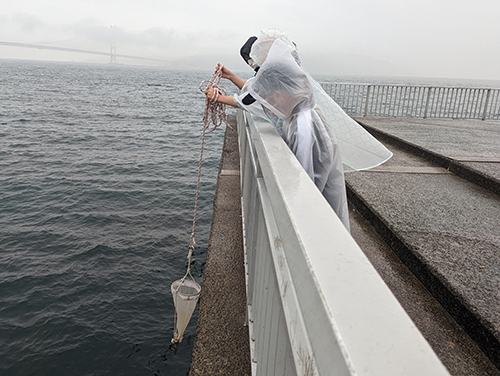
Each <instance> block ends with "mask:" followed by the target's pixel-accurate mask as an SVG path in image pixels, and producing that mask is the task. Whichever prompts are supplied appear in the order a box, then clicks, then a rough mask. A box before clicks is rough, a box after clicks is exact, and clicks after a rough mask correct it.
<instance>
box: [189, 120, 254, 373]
mask: <svg viewBox="0 0 500 376" xmlns="http://www.w3.org/2000/svg"><path fill="white" fill-rule="evenodd" d="M229 121H230V124H231V125H232V127H233V128H234V130H232V129H230V128H226V134H225V139H224V147H223V151H222V156H221V163H220V168H219V176H218V179H217V188H216V192H215V199H214V210H213V219H212V228H211V231H210V241H209V245H208V254H207V261H206V265H205V273H204V278H203V286H202V290H201V296H200V306H199V313H198V322H197V327H196V337H195V342H194V347H193V360H192V363H191V371H190V375H191V376H199V375H242V376H244V375H250V374H251V369H250V342H249V338H248V327H247V326H246V310H247V304H246V288H245V268H244V259H243V231H242V224H241V193H240V176H239V170H240V157H239V151H238V138H237V133H236V117H235V116H230V117H229Z"/></svg>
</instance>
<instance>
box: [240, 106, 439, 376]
mask: <svg viewBox="0 0 500 376" xmlns="http://www.w3.org/2000/svg"><path fill="white" fill-rule="evenodd" d="M237 120H238V134H239V148H240V163H241V174H240V176H241V185H242V217H243V230H244V249H245V268H246V275H247V280H246V283H247V301H248V324H249V334H250V344H251V357H252V374H253V375H304V376H312V375H325V376H326V375H328V376H329V375H352V376H354V375H356V376H368V375H373V376H374V375H384V376H401V375H407V376H412V375H438V376H439V375H449V374H448V372H447V370H446V369H445V368H444V366H443V365H442V364H441V362H440V361H439V359H438V358H437V356H436V355H435V353H434V352H433V350H432V349H431V347H430V346H429V344H428V343H427V342H426V341H425V339H424V338H423V336H422V335H421V333H420V332H419V331H418V330H417V329H416V327H415V325H414V324H413V322H412V321H411V319H410V318H409V317H408V315H407V314H406V312H405V311H404V310H403V309H402V308H401V306H400V304H399V302H398V301H397V300H396V298H395V297H394V296H393V294H392V293H391V292H390V290H389V289H388V287H387V286H386V285H385V283H384V282H383V281H382V279H381V278H380V276H379V275H378V274H377V272H376V271H375V269H374V268H373V266H372V265H371V264H370V262H369V261H368V259H367V258H366V256H365V255H364V254H363V252H362V251H361V249H360V248H359V246H358V245H357V244H356V242H355V241H354V240H353V239H352V237H351V236H350V234H349V233H348V231H347V230H346V229H345V227H344V225H343V224H342V223H341V221H340V220H339V219H338V217H337V216H336V214H335V212H334V211H333V210H332V209H331V208H330V206H329V205H328V203H327V202H326V200H325V199H324V198H323V196H322V195H321V193H320V192H319V191H318V189H317V188H316V187H315V185H314V183H313V182H312V180H311V179H310V178H309V176H308V175H307V174H306V173H305V171H304V170H303V169H302V167H301V166H300V164H299V163H298V161H297V159H296V158H295V157H294V155H293V154H292V153H291V151H290V149H289V148H288V147H287V145H286V144H285V143H284V142H283V140H282V139H281V137H280V136H279V135H278V133H277V132H276V129H275V128H274V126H272V125H271V124H270V123H269V122H266V121H264V120H259V119H255V120H254V119H253V118H252V117H251V115H249V114H248V113H245V112H243V111H241V110H239V111H238V114H237Z"/></svg>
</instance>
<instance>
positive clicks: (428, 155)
mask: <svg viewBox="0 0 500 376" xmlns="http://www.w3.org/2000/svg"><path fill="white" fill-rule="evenodd" d="M356 121H357V122H358V123H359V124H361V125H362V126H363V127H364V128H365V129H366V130H367V131H368V132H370V133H371V134H372V135H373V136H374V137H376V138H377V139H379V140H381V141H386V142H389V143H391V144H392V145H395V146H397V147H399V148H401V149H403V150H406V151H408V152H410V153H412V154H414V155H416V156H418V157H422V158H425V159H427V160H428V161H430V162H432V163H434V164H436V165H438V166H441V167H443V168H445V169H448V170H449V171H450V172H453V173H454V174H455V175H457V176H460V177H461V178H462V179H465V180H468V181H470V182H471V183H474V184H476V185H478V186H480V187H482V188H485V189H488V190H490V191H492V192H494V193H496V194H499V195H500V180H498V179H495V178H493V177H491V176H488V175H486V174H484V173H482V172H480V171H477V170H475V169H473V168H471V167H469V166H467V165H465V164H464V163H463V162H462V161H460V160H457V159H453V158H449V157H446V156H444V155H441V154H438V153H436V152H433V151H431V150H428V149H426V148H423V147H421V146H418V145H415V144H413V143H411V142H408V141H405V140H403V139H401V138H399V137H397V136H394V135H391V134H389V133H386V132H383V131H381V130H379V129H376V128H374V127H372V126H370V125H368V124H367V123H365V122H363V121H360V120H359V119H358V120H356Z"/></svg>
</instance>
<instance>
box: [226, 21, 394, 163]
mask: <svg viewBox="0 0 500 376" xmlns="http://www.w3.org/2000/svg"><path fill="white" fill-rule="evenodd" d="M275 40H281V41H283V43H284V44H285V45H286V47H287V48H288V50H289V51H290V54H291V55H292V56H293V58H294V59H295V61H296V62H297V64H298V65H299V66H301V63H300V58H299V54H298V50H297V47H296V45H295V44H294V43H293V42H292V41H291V40H290V39H289V38H288V36H287V35H286V34H285V33H284V32H282V31H280V30H278V29H268V30H264V31H262V32H261V35H260V36H259V37H258V38H257V40H256V41H255V42H254V43H253V45H252V48H251V51H250V57H251V58H252V60H253V61H254V62H255V63H256V64H257V65H258V66H262V65H263V64H264V62H265V61H266V59H267V56H268V53H269V50H270V49H271V46H272V45H273V43H274V41H275ZM301 68H302V70H303V71H304V73H305V74H306V76H307V77H308V78H309V81H310V83H311V85H312V88H313V92H314V100H315V102H316V105H317V106H318V107H320V108H321V110H322V111H323V114H324V115H325V116H326V118H327V119H328V124H329V127H328V132H329V133H330V135H331V137H332V138H333V139H335V140H336V142H338V145H339V147H340V151H341V155H342V163H343V167H344V171H361V170H367V169H370V168H373V167H376V166H379V165H381V164H382V163H384V162H386V161H387V160H389V159H390V158H391V157H392V153H391V152H390V151H389V150H388V149H387V148H386V147H385V146H384V145H382V144H381V143H380V142H379V141H378V140H377V139H376V138H374V137H373V136H372V135H371V134H370V133H368V132H367V131H366V130H365V129H364V128H363V127H362V126H361V125H359V124H358V123H357V122H356V121H354V120H353V119H352V118H351V117H349V115H347V114H346V113H345V112H344V110H342V108H340V106H339V105H338V104H337V103H335V101H334V100H333V99H332V98H331V97H330V96H329V95H328V94H327V93H326V92H325V91H324V90H323V88H322V87H321V85H320V84H319V83H318V82H317V81H316V80H314V78H312V77H311V75H310V74H309V73H307V72H306V71H305V70H304V68H303V67H302V66H301ZM251 84H252V83H251V82H249V83H248V85H245V86H251ZM245 90H248V88H245ZM240 98H242V97H241V96H240V97H235V101H236V102H237V103H238V104H239V105H240V106H242V107H243V108H246V109H247V110H249V111H250V112H252V113H253V114H255V115H258V116H262V111H261V112H260V113H259V112H258V110H257V109H256V110H255V111H253V109H252V108H251V106H244V105H242V103H241V99H240ZM252 106H253V108H255V106H254V105H252ZM271 120H272V119H271ZM275 124H276V123H275Z"/></svg>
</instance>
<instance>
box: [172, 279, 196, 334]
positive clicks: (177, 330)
mask: <svg viewBox="0 0 500 376" xmlns="http://www.w3.org/2000/svg"><path fill="white" fill-rule="evenodd" d="M170 289H171V291H172V296H173V298H174V306H175V327H174V338H173V339H172V343H179V342H181V341H182V338H183V336H184V332H185V330H186V327H187V325H188V324H189V320H191V316H192V315H193V312H194V310H195V308H196V304H197V302H198V298H199V297H200V291H201V287H200V285H199V284H197V283H196V282H195V281H192V280H184V281H183V280H181V279H179V280H177V281H175V282H174V283H172V286H171V287H170Z"/></svg>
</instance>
